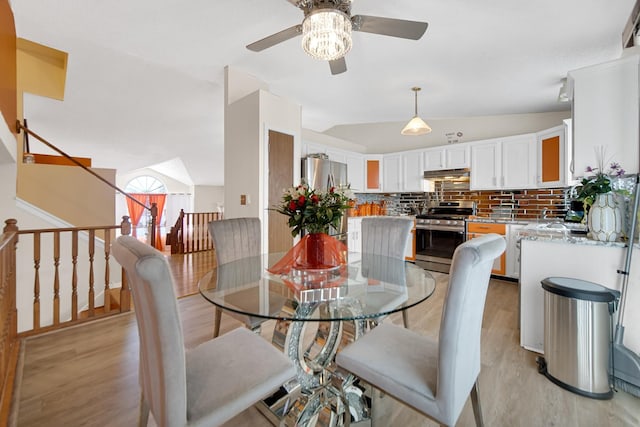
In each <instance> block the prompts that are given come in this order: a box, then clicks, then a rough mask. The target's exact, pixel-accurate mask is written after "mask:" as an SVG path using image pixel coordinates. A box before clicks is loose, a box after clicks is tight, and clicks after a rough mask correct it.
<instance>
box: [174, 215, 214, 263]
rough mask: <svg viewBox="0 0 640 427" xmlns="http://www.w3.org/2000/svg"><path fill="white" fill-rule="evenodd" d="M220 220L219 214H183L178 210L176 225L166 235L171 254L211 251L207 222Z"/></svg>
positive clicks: (211, 242)
mask: <svg viewBox="0 0 640 427" xmlns="http://www.w3.org/2000/svg"><path fill="white" fill-rule="evenodd" d="M221 219H222V213H220V212H185V211H184V209H180V215H179V216H178V219H177V220H176V223H175V225H174V226H173V227H171V230H170V231H169V233H168V234H167V244H168V245H170V246H171V253H172V254H188V253H194V252H202V251H209V250H211V249H213V241H212V240H211V236H210V235H209V228H208V225H209V222H211V221H219V220H221Z"/></svg>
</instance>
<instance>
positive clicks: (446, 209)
mask: <svg viewBox="0 0 640 427" xmlns="http://www.w3.org/2000/svg"><path fill="white" fill-rule="evenodd" d="M475 213H476V203H475V202H473V201H469V200H453V201H447V202H434V203H432V204H430V205H429V206H428V207H427V211H426V214H422V215H417V216H416V264H417V265H419V266H420V267H422V268H425V269H427V270H432V271H439V272H443V273H448V272H449V268H450V267H451V258H453V252H454V251H455V250H456V247H458V245H460V244H461V243H462V242H464V220H465V219H466V218H468V217H469V216H471V215H475Z"/></svg>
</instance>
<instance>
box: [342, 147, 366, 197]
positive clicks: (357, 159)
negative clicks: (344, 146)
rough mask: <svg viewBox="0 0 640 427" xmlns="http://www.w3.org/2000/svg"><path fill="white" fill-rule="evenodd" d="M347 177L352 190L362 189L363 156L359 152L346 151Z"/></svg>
mask: <svg viewBox="0 0 640 427" xmlns="http://www.w3.org/2000/svg"><path fill="white" fill-rule="evenodd" d="M345 157H346V162H347V178H348V179H349V183H350V184H351V189H352V190H353V191H363V190H364V156H363V155H362V154H359V153H347V154H346V155H345Z"/></svg>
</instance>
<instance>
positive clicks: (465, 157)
mask: <svg viewBox="0 0 640 427" xmlns="http://www.w3.org/2000/svg"><path fill="white" fill-rule="evenodd" d="M470 163H471V162H470V147H469V144H459V145H451V146H446V147H436V148H430V149H428V150H425V151H424V170H425V171H435V170H442V169H463V168H468V167H469V166H470Z"/></svg>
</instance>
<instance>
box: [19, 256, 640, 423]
mask: <svg viewBox="0 0 640 427" xmlns="http://www.w3.org/2000/svg"><path fill="white" fill-rule="evenodd" d="M174 257H175V256H174ZM172 263H173V265H174V276H175V277H176V279H177V281H179V282H181V283H183V286H181V287H180V288H179V289H177V290H176V292H177V293H178V294H180V295H191V294H193V293H194V292H196V285H197V280H198V279H199V278H200V277H201V276H202V275H203V274H204V273H205V272H206V271H207V270H208V269H209V268H211V266H212V265H213V264H212V260H211V259H208V258H207V256H206V255H198V256H197V257H191V256H188V257H175V258H173V260H172ZM200 265H206V267H200ZM434 275H435V276H437V278H438V286H437V289H436V292H435V294H434V296H433V297H431V298H430V299H429V300H427V301H426V302H425V303H423V304H422V305H420V306H418V307H415V308H413V309H411V311H410V314H409V318H410V324H411V325H410V327H411V329H413V330H415V331H418V332H420V333H423V334H428V335H432V336H435V335H437V331H438V326H439V321H440V315H441V311H442V309H441V307H442V302H443V298H444V294H445V291H446V275H441V274H439V273H434ZM517 295H518V292H517V285H516V284H515V283H512V282H504V281H500V280H492V281H491V285H490V287H489V293H488V296H487V303H486V309H485V316H484V321H483V330H482V372H481V374H480V400H481V403H482V407H483V415H484V419H485V424H486V425H487V426H523V427H529V426H534V427H535V426H575V427H578V426H580V427H582V426H638V425H640V399H638V398H636V397H633V396H631V395H629V394H627V393H624V392H622V391H620V392H618V393H616V394H615V396H614V398H613V399H612V400H608V401H597V400H593V399H588V398H585V397H581V396H578V395H575V394H572V393H570V392H568V391H565V390H563V389H561V388H560V387H558V386H556V385H554V384H552V383H551V382H550V381H549V380H548V379H546V378H545V377H544V376H542V375H540V374H538V372H537V367H536V364H535V358H536V356H537V355H536V354H535V353H531V352H528V351H526V350H523V349H522V348H520V346H519V344H518V331H517V328H516V326H517V323H516V319H517V307H518V303H517ZM179 306H180V312H181V315H182V321H183V327H184V332H185V340H186V346H187V347H193V346H195V345H197V344H198V343H200V342H202V341H204V340H207V339H209V338H210V337H211V333H212V330H213V307H212V306H211V305H210V304H209V303H207V302H205V301H204V299H203V298H201V297H200V296H199V295H197V294H196V295H192V296H188V297H184V298H180V299H179ZM386 321H392V322H394V323H398V324H400V323H401V318H400V316H399V315H393V316H391V317H390V318H388V319H387V320H386ZM239 326H240V324H239V323H238V322H236V321H235V320H233V319H231V318H230V317H229V316H225V315H223V316H222V327H221V333H224V332H227V331H229V330H231V329H233V328H236V327H239ZM272 327H273V323H272V322H267V323H266V324H265V325H264V326H263V332H262V334H263V335H264V336H265V338H267V339H269V338H270V335H269V330H272ZM137 335H138V332H137V328H136V323H135V316H134V314H133V313H128V314H124V315H120V316H117V317H115V318H110V319H106V320H102V321H98V322H94V323H93V324H89V325H86V326H79V327H75V328H72V329H69V330H64V331H59V332H55V333H51V334H49V335H45V336H41V337H35V338H31V339H29V340H28V341H27V342H26V345H25V357H24V371H23V378H22V382H21V386H20V390H19V392H18V393H19V397H20V398H19V410H18V416H17V425H18V426H25V427H27V426H135V425H136V420H137V414H138V402H139V389H138V379H137V375H138V374H137V372H138V336H137ZM376 405H377V406H376V408H378V409H382V408H383V409H384V410H380V411H378V410H376V423H375V425H376V426H406V427H413V426H435V425H437V424H436V423H433V422H431V421H429V420H426V419H425V418H423V417H421V416H420V415H419V414H417V413H416V412H415V411H413V410H411V409H409V408H407V407H405V406H403V405H402V404H400V403H398V402H395V401H393V400H392V399H391V398H390V397H388V396H386V397H384V398H382V400H379V401H378V400H377V401H376ZM378 412H381V413H382V414H379V413H378ZM150 425H153V420H151V422H150ZM269 425H270V424H269V423H268V422H267V421H266V419H265V418H263V417H262V416H261V415H260V414H259V413H258V411H257V410H256V409H255V408H251V409H250V410H247V411H245V412H244V413H243V414H241V415H239V416H238V417H236V418H234V419H233V420H231V421H230V422H228V423H227V424H226V426H227V427H231V426H247V427H248V426H252V427H253V426H265V427H266V426H269ZM457 425H458V426H473V425H475V424H474V421H473V414H472V410H471V404H470V403H469V402H467V404H466V406H465V408H464V410H463V413H462V415H461V417H460V419H459V421H458V424H457Z"/></svg>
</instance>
